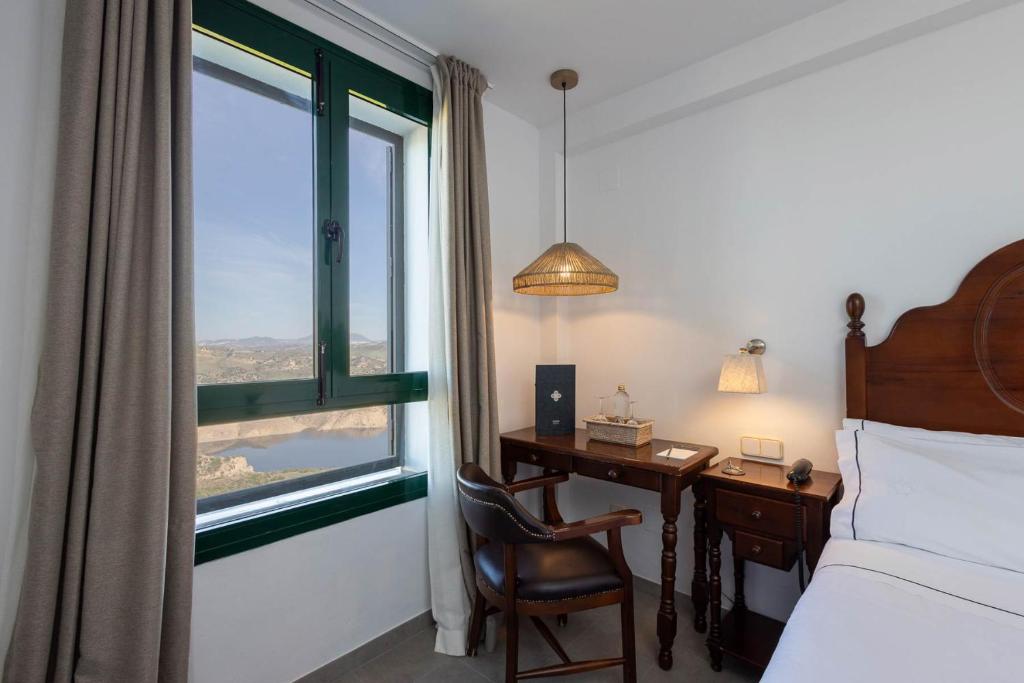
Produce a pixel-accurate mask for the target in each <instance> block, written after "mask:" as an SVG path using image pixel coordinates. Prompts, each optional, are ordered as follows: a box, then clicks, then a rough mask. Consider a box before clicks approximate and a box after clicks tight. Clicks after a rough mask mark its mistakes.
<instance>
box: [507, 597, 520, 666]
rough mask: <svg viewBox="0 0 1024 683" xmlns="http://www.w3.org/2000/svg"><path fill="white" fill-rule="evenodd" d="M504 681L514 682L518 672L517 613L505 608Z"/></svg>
mask: <svg viewBox="0 0 1024 683" xmlns="http://www.w3.org/2000/svg"><path fill="white" fill-rule="evenodd" d="M505 631H506V633H505V683H516V675H517V674H518V673H519V615H517V614H516V611H515V610H514V609H511V610H505Z"/></svg>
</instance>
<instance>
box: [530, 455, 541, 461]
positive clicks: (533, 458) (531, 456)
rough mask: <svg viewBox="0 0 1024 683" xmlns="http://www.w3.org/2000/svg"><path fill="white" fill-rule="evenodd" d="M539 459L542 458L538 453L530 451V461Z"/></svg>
mask: <svg viewBox="0 0 1024 683" xmlns="http://www.w3.org/2000/svg"><path fill="white" fill-rule="evenodd" d="M538 460H540V458H539V457H538V456H537V454H536V453H530V462H537V461H538Z"/></svg>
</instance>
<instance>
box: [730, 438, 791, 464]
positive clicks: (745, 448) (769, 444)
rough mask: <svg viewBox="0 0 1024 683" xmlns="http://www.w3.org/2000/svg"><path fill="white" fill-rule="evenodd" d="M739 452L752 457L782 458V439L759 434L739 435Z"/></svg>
mask: <svg viewBox="0 0 1024 683" xmlns="http://www.w3.org/2000/svg"><path fill="white" fill-rule="evenodd" d="M740 454H741V455H746V456H750V457H752V458H767V459H769V460H782V441H781V440H779V439H766V438H764V437H760V436H741V437H740Z"/></svg>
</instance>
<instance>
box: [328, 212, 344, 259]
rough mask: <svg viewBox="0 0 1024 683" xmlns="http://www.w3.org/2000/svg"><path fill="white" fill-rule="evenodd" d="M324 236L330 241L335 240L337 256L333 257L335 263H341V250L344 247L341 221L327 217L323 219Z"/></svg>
mask: <svg viewBox="0 0 1024 683" xmlns="http://www.w3.org/2000/svg"><path fill="white" fill-rule="evenodd" d="M324 237H326V238H327V239H328V240H330V241H331V242H336V243H337V245H338V250H337V253H338V256H337V258H336V259H335V261H334V262H335V263H341V252H342V250H343V249H344V248H345V231H344V230H343V229H342V227H341V223H339V222H338V221H336V220H334V219H333V218H328V219H327V220H325V221H324Z"/></svg>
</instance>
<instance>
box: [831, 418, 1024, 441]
mask: <svg viewBox="0 0 1024 683" xmlns="http://www.w3.org/2000/svg"><path fill="white" fill-rule="evenodd" d="M843 429H860V430H862V431H865V432H869V433H872V434H880V435H882V436H895V437H901V436H902V437H911V438H915V439H928V440H930V441H945V442H948V443H971V444H993V445H997V446H1013V447H1016V448H1024V437H1019V436H999V435H996V434H971V433H969V432H937V431H934V430H931V429H921V428H920V427H901V426H899V425H891V424H886V423H885V422H873V421H871V420H857V419H854V418H852V417H844V418H843Z"/></svg>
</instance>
